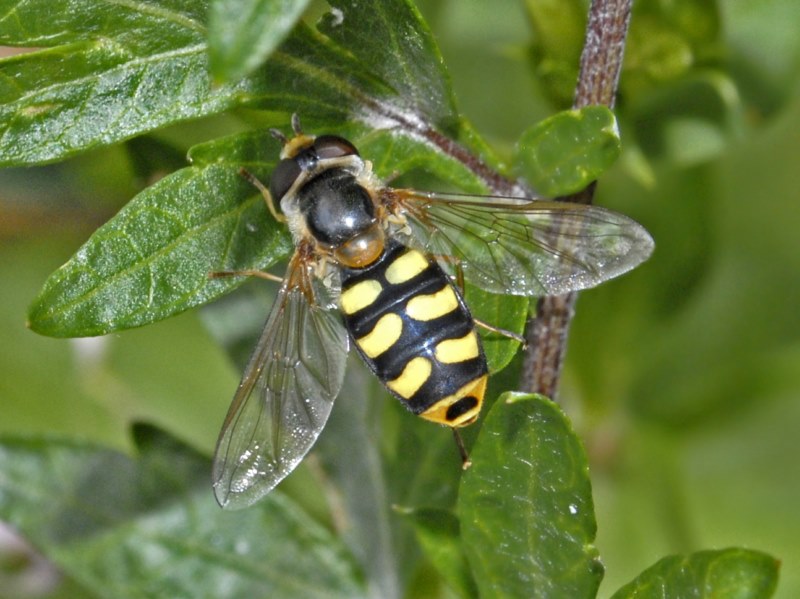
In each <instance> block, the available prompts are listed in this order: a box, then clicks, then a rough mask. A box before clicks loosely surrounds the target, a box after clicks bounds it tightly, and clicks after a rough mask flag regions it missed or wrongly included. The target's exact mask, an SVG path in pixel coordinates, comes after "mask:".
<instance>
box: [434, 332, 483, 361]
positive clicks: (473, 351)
mask: <svg viewBox="0 0 800 599" xmlns="http://www.w3.org/2000/svg"><path fill="white" fill-rule="evenodd" d="M479 355H480V352H479V351H478V339H477V337H475V331H470V332H469V333H467V334H466V335H464V336H463V337H461V338H460V339H445V340H444V341H442V342H440V343H439V344H438V345H437V346H436V359H437V360H439V361H440V362H442V363H443V364H454V363H456V362H464V361H466V360H471V359H472V358H477V357H478V356H479Z"/></svg>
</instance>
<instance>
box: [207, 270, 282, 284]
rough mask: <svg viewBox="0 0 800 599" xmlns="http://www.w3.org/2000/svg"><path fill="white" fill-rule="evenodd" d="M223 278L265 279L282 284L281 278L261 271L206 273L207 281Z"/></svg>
mask: <svg viewBox="0 0 800 599" xmlns="http://www.w3.org/2000/svg"><path fill="white" fill-rule="evenodd" d="M223 277H258V278H259V279H266V280H267V281H276V282H278V283H282V282H283V277H279V276H278V275H273V274H272V273H269V272H264V271H263V270H218V271H216V272H210V273H208V278H209V279H222V278H223Z"/></svg>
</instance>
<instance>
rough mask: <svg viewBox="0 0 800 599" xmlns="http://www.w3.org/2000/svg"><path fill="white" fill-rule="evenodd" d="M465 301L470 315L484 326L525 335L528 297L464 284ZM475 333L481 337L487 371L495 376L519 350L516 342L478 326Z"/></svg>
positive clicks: (518, 344)
mask: <svg viewBox="0 0 800 599" xmlns="http://www.w3.org/2000/svg"><path fill="white" fill-rule="evenodd" d="M466 301H467V305H468V306H469V310H470V312H471V313H472V316H473V317H475V318H477V319H479V320H481V321H483V322H484V323H486V324H488V325H490V326H493V327H495V328H498V329H504V330H506V331H509V332H511V333H516V334H517V335H522V334H523V333H524V332H525V324H526V322H527V321H528V304H529V303H530V300H529V298H527V297H522V296H505V295H496V294H493V293H488V292H486V291H483V290H481V289H480V288H478V287H474V286H472V285H467V288H466ZM478 331H479V332H480V334H481V341H482V343H483V351H484V352H485V353H486V360H487V362H488V364H489V372H491V373H495V372H498V371H500V370H502V369H503V368H505V367H506V366H508V363H509V362H511V360H512V359H513V357H514V356H515V355H516V353H517V351H519V347H520V343H519V341H516V340H514V339H510V338H509V337H507V336H505V335H503V334H502V333H498V332H495V331H490V330H487V329H485V328H484V327H481V326H479V327H478Z"/></svg>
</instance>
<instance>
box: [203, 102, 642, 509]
mask: <svg viewBox="0 0 800 599" xmlns="http://www.w3.org/2000/svg"><path fill="white" fill-rule="evenodd" d="M292 128H293V131H294V135H293V137H291V138H290V139H287V138H286V137H284V136H283V135H282V134H281V133H279V132H277V131H274V132H273V134H275V135H276V136H277V137H279V139H281V141H282V142H283V148H282V151H281V156H280V157H281V160H280V162H278V164H277V165H276V167H275V169H274V171H273V173H272V177H271V180H270V184H269V189H266V188H265V187H264V186H263V185H262V184H261V183H259V182H258V181H257V180H256V179H255V177H253V176H252V175H249V176H248V175H247V174H246V173H245V176H248V178H250V179H251V180H252V182H253V183H254V184H255V185H256V186H258V187H259V189H260V190H261V192H262V194H263V195H264V198H265V200H266V203H267V206H268V208H269V210H270V211H271V212H272V214H273V215H274V216H275V218H276V219H278V220H281V221H284V222H285V223H286V224H287V226H288V228H289V230H290V232H291V235H292V238H293V240H294V244H295V248H296V249H295V252H294V255H293V256H292V258H291V259H290V261H289V265H288V268H287V271H286V274H285V276H284V277H283V279H282V282H281V286H280V290H279V292H278V296H277V298H276V301H275V303H274V305H273V307H272V311H271V313H270V315H269V317H268V319H267V322H266V325H265V326H264V330H263V332H262V334H261V337H260V339H259V341H258V344H257V345H256V348H255V351H254V352H253V355H252V357H251V358H250V362H249V363H248V365H247V367H246V369H245V371H244V375H243V377H242V381H241V383H240V384H239V387H238V389H237V391H236V394H235V396H234V398H233V402H232V405H231V407H230V410H229V411H228V414H227V416H226V418H225V421H224V424H223V426H222V431H221V433H220V437H219V440H218V442H217V449H216V455H215V458H214V466H213V485H214V493H215V496H216V498H217V501H218V502H219V504H220V505H221V506H223V507H226V508H237V507H245V506H247V505H250V504H252V503H254V502H255V501H257V500H258V499H259V498H261V497H262V496H264V495H266V494H267V493H268V492H269V491H271V490H272V489H273V488H274V487H275V485H277V484H278V483H279V482H280V481H281V480H283V478H285V477H286V476H287V475H288V474H289V473H290V472H291V471H292V470H293V469H294V468H295V467H296V466H297V464H298V463H299V462H300V461H301V460H302V459H303V457H304V456H305V454H306V453H307V452H308V451H309V449H310V448H311V446H312V445H313V444H314V442H315V441H316V439H317V436H318V435H319V434H320V432H321V431H322V429H323V427H324V426H325V423H326V421H327V418H328V415H329V414H330V411H331V407H332V405H333V401H334V399H335V398H336V396H337V394H338V393H339V390H340V389H341V387H342V383H343V380H344V372H345V361H346V356H347V353H348V350H349V347H350V345H351V344H352V345H354V346H355V347H356V349H357V351H358V353H359V354H360V355H361V358H363V360H364V362H365V363H366V364H367V366H368V367H369V368H370V370H372V372H373V373H374V374H375V375H376V376H377V377H378V379H380V381H381V382H382V383H383V384H384V386H385V387H386V388H387V389H388V390H389V391H390V392H391V393H392V394H393V395H394V396H396V397H397V398H399V399H400V401H401V402H402V403H403V404H404V405H405V406H406V407H407V408H408V409H409V410H410V411H412V412H413V413H415V414H417V415H419V416H421V417H423V418H425V419H427V420H430V421H433V422H436V423H439V424H443V425H446V426H448V427H451V428H453V429H454V430H455V429H456V428H457V427H462V426H466V425H468V424H470V423H472V422H474V421H475V419H476V418H477V417H478V415H479V412H480V408H481V403H482V401H483V395H484V392H485V388H486V382H487V377H488V369H487V365H486V358H485V356H484V352H483V349H482V346H481V340H480V337H479V336H478V334H477V333H476V330H475V326H476V322H475V320H474V319H473V318H472V316H471V314H470V312H469V308H468V307H467V305H466V303H465V302H464V299H463V296H462V293H461V291H460V289H459V287H458V285H456V284H455V283H456V279H459V280H460V279H461V277H462V276H463V279H464V280H466V281H468V282H470V283H472V284H474V285H476V286H478V287H481V288H483V289H485V290H487V291H490V292H494V293H500V294H516V295H526V296H542V295H546V294H548V295H554V294H560V293H565V292H567V291H572V290H577V289H584V288H587V287H592V286H594V285H597V284H599V283H601V282H602V281H605V280H607V279H609V278H612V277H615V276H617V275H620V274H622V273H624V272H627V271H628V270H630V269H631V268H633V267H635V266H636V265H638V264H639V263H640V262H642V261H644V260H645V259H646V258H647V257H648V256H649V255H650V252H651V251H652V247H653V241H652V239H651V237H650V236H649V234H648V233H647V231H645V229H644V228H643V227H641V226H640V225H639V224H637V223H636V222H634V221H633V220H631V219H629V218H627V217H625V216H622V215H620V214H616V213H614V212H611V211H608V210H605V209H602V208H599V207H594V206H584V205H577V204H569V203H563V202H549V201H544V200H531V199H514V198H491V197H474V196H463V195H452V194H436V193H423V192H418V191H414V190H410V189H394V188H391V187H389V186H387V185H386V184H384V183H383V182H382V181H381V180H380V179H379V178H378V177H377V176H376V175H375V174H374V173H373V172H372V166H371V163H370V162H369V161H367V160H364V159H363V158H362V157H361V156H360V155H359V153H358V150H357V149H356V147H355V146H354V145H353V144H352V143H350V142H349V141H347V140H346V139H343V138H341V137H337V136H333V135H320V136H317V137H315V136H312V135H306V134H304V133H303V132H302V130H301V128H300V124H299V121H298V119H297V118H296V116H295V117H293V119H292ZM275 202H279V205H280V208H281V211H280V212H278V210H277V209H276V207H275ZM227 274H230V273H227ZM233 274H242V273H233ZM248 274H257V273H248Z"/></svg>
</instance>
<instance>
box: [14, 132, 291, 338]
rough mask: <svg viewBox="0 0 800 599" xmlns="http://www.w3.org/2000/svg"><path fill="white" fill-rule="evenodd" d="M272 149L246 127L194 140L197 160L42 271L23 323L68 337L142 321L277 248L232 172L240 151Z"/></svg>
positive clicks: (277, 238)
mask: <svg viewBox="0 0 800 599" xmlns="http://www.w3.org/2000/svg"><path fill="white" fill-rule="evenodd" d="M277 152H278V148H277V142H276V141H275V140H269V141H268V140H265V138H264V136H263V134H253V133H251V134H245V135H240V136H233V137H230V138H226V139H222V140H219V141H216V142H212V143H210V144H207V145H206V146H201V147H200V148H198V149H197V151H196V152H194V154H193V156H194V157H195V161H196V166H192V167H189V168H185V169H182V170H180V171H177V172H176V173H173V174H172V175H170V176H168V177H165V178H164V179H162V180H161V181H159V182H158V183H156V184H155V185H153V186H151V187H149V188H148V189H146V190H145V191H143V192H142V193H140V194H139V195H138V196H136V197H135V198H134V199H133V200H132V201H131V202H130V203H128V205H127V206H125V208H123V209H122V210H121V211H120V212H119V214H117V215H116V216H115V217H114V218H113V219H112V220H111V221H109V222H108V223H106V224H105V225H104V226H102V227H100V228H99V229H98V230H97V231H96V232H95V233H94V234H93V235H92V237H91V238H90V239H89V240H88V241H87V242H86V243H85V244H84V245H83V247H81V248H80V249H79V250H78V252H77V253H76V254H75V256H73V257H72V259H70V260H69V261H68V262H67V263H66V264H65V265H64V266H62V267H61V268H60V269H59V270H57V271H56V272H55V273H53V275H51V276H50V278H49V279H48V280H47V282H46V283H45V285H44V288H43V289H42V291H41V292H40V293H39V295H38V296H37V298H36V299H35V300H34V302H33V305H32V306H31V308H30V311H29V316H28V318H29V326H30V328H32V329H33V330H34V331H36V332H37V333H40V334H43V335H49V336H54V337H75V336H88V335H102V334H105V333H109V332H111V331H115V330H119V329H126V328H131V327H135V326H141V325H143V324H147V323H150V322H153V321H156V320H160V319H163V318H166V317H167V316H171V315H173V314H177V313H179V312H181V311H183V310H186V309H187V308H190V307H192V306H196V305H199V304H202V303H205V302H207V301H210V300H211V299H213V298H216V297H218V296H220V295H222V294H223V293H225V292H226V291H228V290H230V289H231V288H232V287H233V286H235V285H237V284H239V283H240V282H241V279H240V278H236V279H234V278H223V279H214V280H210V279H209V278H208V275H209V273H211V272H215V271H220V270H242V269H246V268H259V269H263V268H266V267H267V266H269V265H270V264H272V263H274V262H275V261H276V260H279V259H281V258H283V257H285V256H286V255H287V254H288V253H289V251H290V250H291V244H290V242H289V239H288V235H287V234H286V231H285V229H284V228H283V227H282V226H279V225H278V224H277V223H276V222H275V221H274V220H273V219H272V218H271V216H269V215H268V211H267V210H266V208H265V206H264V201H263V199H262V197H261V195H260V194H258V192H256V191H255V189H254V188H253V186H252V185H251V184H250V183H248V182H247V181H245V180H244V179H243V178H242V177H241V176H240V175H239V174H238V169H239V168H240V166H242V165H248V162H247V160H248V159H250V160H254V159H258V158H259V156H261V157H262V158H261V159H259V164H258V166H259V167H260V165H261V164H269V163H270V162H274V158H272V157H274V156H277ZM214 156H216V161H212V157H214ZM268 156H269V158H268ZM257 174H261V173H260V172H258V173H257Z"/></svg>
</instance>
